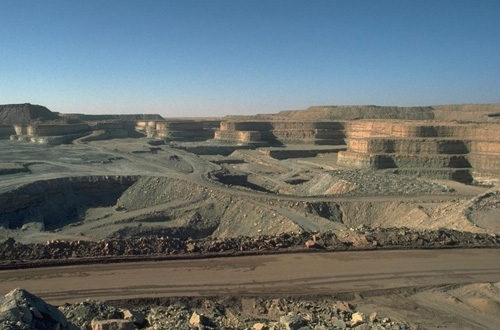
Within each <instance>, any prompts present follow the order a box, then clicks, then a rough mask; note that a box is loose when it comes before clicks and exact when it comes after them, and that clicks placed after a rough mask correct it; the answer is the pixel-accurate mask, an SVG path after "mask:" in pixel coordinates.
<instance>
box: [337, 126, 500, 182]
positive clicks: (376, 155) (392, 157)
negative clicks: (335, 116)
mask: <svg viewBox="0 0 500 330" xmlns="http://www.w3.org/2000/svg"><path fill="white" fill-rule="evenodd" d="M345 132H346V137H347V138H346V144H347V150H346V151H341V152H339V155H338V160H337V164H338V165H343V166H348V167H356V168H374V169H391V168H392V169H398V171H399V173H402V172H404V173H413V174H417V175H418V174H419V173H421V174H422V176H431V177H435V178H443V179H454V180H458V181H463V182H467V183H470V182H472V181H473V180H475V181H488V180H490V179H491V178H497V177H500V124H498V123H432V122H404V121H392V122H387V121H366V120H364V121H353V122H349V123H346V131H345Z"/></svg>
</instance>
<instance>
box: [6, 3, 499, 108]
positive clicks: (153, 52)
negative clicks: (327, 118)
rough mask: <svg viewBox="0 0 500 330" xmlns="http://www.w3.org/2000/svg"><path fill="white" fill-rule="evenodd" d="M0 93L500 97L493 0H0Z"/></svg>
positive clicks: (120, 104) (144, 99) (233, 98)
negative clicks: (0, 17)
mask: <svg viewBox="0 0 500 330" xmlns="http://www.w3.org/2000/svg"><path fill="white" fill-rule="evenodd" d="M0 12H1V13H2V14H1V16H2V19H1V20H0V47H1V48H0V104H10V103H32V104H40V105H44V106H46V107H48V108H49V109H51V110H53V111H57V112H63V113H71V112H77V113H88V114H117V113H158V114H161V115H163V116H166V117H180V116H182V117H186V116H224V115H228V114H257V113H275V112H278V111H280V110H295V109H305V108H307V107H308V106H312V105H366V104H374V105H398V106H420V105H437V104H458V103H500V1H498V0H469V1H463V0H418V1H415V0H287V1H281V0H245V1H243V0H210V1H208V0H178V1H170V0H163V1H156V0H143V1H140V0H136V1H131V0H114V1H113V0H98V1H95V0H85V1H80V0H44V1H36V0H29V1H27V0H0Z"/></svg>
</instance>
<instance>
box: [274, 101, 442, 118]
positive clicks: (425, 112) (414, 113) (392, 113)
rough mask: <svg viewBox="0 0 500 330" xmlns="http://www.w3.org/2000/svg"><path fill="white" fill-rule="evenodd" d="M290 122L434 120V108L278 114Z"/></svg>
mask: <svg viewBox="0 0 500 330" xmlns="http://www.w3.org/2000/svg"><path fill="white" fill-rule="evenodd" d="M277 116H280V117H286V118H287V119H289V120H296V121H311V120H356V119H404V120H429V119H434V112H433V108H432V107H382V106H376V105H358V106H356V105H346V106H312V107H309V108H307V109H306V110H298V111H282V112H279V113H278V114H277Z"/></svg>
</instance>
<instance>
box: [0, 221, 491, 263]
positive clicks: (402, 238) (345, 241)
mask: <svg viewBox="0 0 500 330" xmlns="http://www.w3.org/2000/svg"><path fill="white" fill-rule="evenodd" d="M498 246H500V237H498V236H496V235H495V234H478V233H469V232H460V231H454V230H449V229H441V230H434V231H431V230H429V231H416V230H412V229H408V228H375V229H374V228H370V227H366V226H359V227H357V228H355V229H354V228H351V229H350V230H347V231H337V232H333V231H328V232H324V233H321V234H311V233H307V232H302V233H281V234H278V235H261V236H256V237H242V236H240V237H234V238H226V239H199V240H194V239H186V240H182V239H179V238H173V237H168V236H165V237H162V236H160V237H159V236H148V237H140V238H136V239H108V240H101V241H97V242H95V241H83V240H82V241H63V240H52V241H47V242H46V243H45V244H22V243H20V242H17V241H15V240H14V239H12V238H9V239H7V240H6V241H4V242H3V243H0V260H2V263H0V267H15V266H16V265H24V266H29V265H28V264H29V263H30V262H34V261H42V262H43V261H51V260H52V261H53V260H60V261H61V262H68V263H83V262H86V260H88V259H92V261H93V262H95V261H96V259H97V260H98V259H106V258H115V259H119V258H124V259H127V260H131V259H134V258H140V259H143V258H144V257H151V258H175V257H203V256H209V255H213V254H221V255H228V254H246V253H274V252H285V251H288V252H290V251H301V250H307V249H315V250H328V251H344V250H367V249H379V248H394V249H397V248H443V247H464V248H465V247H469V248H470V247H498Z"/></svg>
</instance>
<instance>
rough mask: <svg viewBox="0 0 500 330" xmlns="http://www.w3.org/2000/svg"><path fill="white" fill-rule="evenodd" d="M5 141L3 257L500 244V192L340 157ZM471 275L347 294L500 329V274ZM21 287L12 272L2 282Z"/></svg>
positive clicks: (0, 188)
mask: <svg viewBox="0 0 500 330" xmlns="http://www.w3.org/2000/svg"><path fill="white" fill-rule="evenodd" d="M0 150H1V152H2V165H1V169H2V170H1V171H0V241H5V242H4V243H2V244H1V247H2V261H3V265H6V264H9V265H11V266H12V265H13V264H16V263H17V265H15V267H21V268H22V267H26V266H29V265H31V266H41V265H50V264H53V265H55V264H60V263H61V262H63V263H64V262H65V263H73V264H78V263H79V262H78V260H80V261H82V262H103V260H104V261H106V260H107V261H119V260H122V261H123V260H127V258H130V259H128V260H138V259H140V258H160V259H161V258H164V257H166V256H168V257H169V258H170V257H176V258H177V257H178V256H181V257H188V258H192V257H194V256H196V257H204V256H205V257H207V256H210V257H213V256H216V255H227V254H245V253H249V254H258V253H263V252H265V253H277V252H280V253H281V252H297V250H307V249H306V248H304V246H305V243H306V242H307V241H313V242H315V244H316V246H315V248H320V249H321V248H322V249H325V250H329V249H330V250H356V249H385V248H411V249H414V248H419V247H420V248H430V247H440V248H442V247H446V248H450V247H454V246H456V247H485V246H490V247H496V246H497V245H498V244H499V239H498V236H497V235H498V234H499V233H500V225H499V221H498V219H499V218H498V216H499V215H500V214H499V210H500V208H499V206H500V193H499V192H498V189H497V188H495V187H481V186H471V185H464V184H461V183H457V182H453V181H443V180H428V179H422V178H415V177H410V176H404V175H396V174H393V173H386V172H375V171H365V170H352V169H346V168H341V167H338V166H336V165H335V156H336V155H335V153H331V154H326V155H325V154H322V155H321V156H317V157H302V158H290V159H282V160H278V159H274V158H271V157H269V156H268V155H266V153H265V152H264V151H265V150H258V149H257V150H238V151H236V152H234V153H232V154H231V155H227V156H222V155H218V156H213V155H211V156H203V155H200V156H199V155H195V154H192V153H189V152H186V151H184V150H182V149H181V148H179V145H168V144H166V145H155V146H153V145H151V144H149V143H148V140H147V139H144V138H143V139H115V140H107V141H94V142H90V143H86V144H82V143H79V144H73V145H59V146H49V145H36V144H30V143H23V142H19V141H6V140H0ZM315 234H316V235H315ZM9 238H10V239H9ZM307 251H310V250H307ZM219 253H220V254H219ZM436 253H438V252H436ZM346 255H348V254H346ZM86 258H87V259H86ZM103 258H104V259H103ZM105 258H109V259H105ZM134 258H135V259H134ZM49 261H50V262H49ZM44 262H48V263H44ZM447 262H448V261H447V260H443V263H444V264H445V265H446V264H447ZM320 265H321V264H320ZM469 266H470V263H469V262H468V261H464V267H465V268H467V267H469ZM490 266H491V265H490ZM9 267H10V266H9ZM88 267H94V266H88ZM318 267H319V266H318ZM370 267H371V266H370ZM370 267H368V268H362V269H360V272H361V273H366V272H367V269H369V268H370ZM401 267H402V269H404V268H405V266H401ZM319 268H321V267H319ZM33 271H34V272H35V273H36V272H37V270H36V269H34V270H33ZM274 271H282V268H279V267H278V268H275V270H274ZM443 272H446V271H443ZM491 274H493V275H494V276H497V275H498V271H497V270H492V271H491ZM491 274H489V275H488V276H490V275H491ZM240 275H241V274H238V275H234V276H236V277H237V276H240ZM221 276H222V278H224V279H226V278H227V277H224V276H225V275H221ZM457 276H458V275H457ZM460 276H465V278H466V280H464V281H463V282H462V283H461V284H460V285H457V286H456V285H454V284H453V285H451V284H452V282H453V281H451V280H450V278H448V279H445V280H444V281H443V282H440V284H439V285H437V286H436V283H435V282H433V283H431V284H432V285H431V286H432V287H425V285H423V286H422V285H418V287H419V289H415V287H416V285H412V286H411V287H412V288H408V289H401V288H402V287H403V286H401V288H399V289H397V290H395V291H383V290H382V291H379V292H380V294H378V295H377V294H368V293H367V292H368V289H367V288H365V289H363V290H357V289H356V288H355V287H353V288H352V290H349V294H352V296H349V298H350V299H351V298H352V299H351V300H352V301H354V302H355V303H356V304H358V305H359V306H360V307H359V308H360V309H362V308H364V307H362V306H366V308H367V309H366V311H367V312H368V310H370V309H371V310H372V311H373V310H374V311H380V313H382V314H384V315H388V316H389V317H391V318H392V317H395V318H397V319H398V320H401V322H409V323H411V324H412V325H413V326H414V327H419V326H420V327H423V328H438V327H445V328H449V329H466V328H484V329H494V328H495V329H496V328H498V324H499V323H498V317H499V316H498V304H499V300H498V292H497V291H498V285H497V284H495V283H493V282H498V281H500V278H499V279H495V280H492V279H491V277H488V276H486V275H484V276H482V275H481V276H475V275H474V276H473V275H471V274H468V275H460ZM460 276H458V277H460ZM345 281H346V283H351V284H352V285H354V284H355V283H354V282H349V280H348V279H346V280H345ZM484 282H492V283H484ZM297 283H298V284H297V286H294V287H295V288H300V286H301V285H300V283H299V282H297ZM453 283H455V282H453ZM464 283H467V285H469V283H470V286H463V284H464ZM21 284H22V281H18V280H12V281H10V282H9V283H8V285H9V289H7V288H5V289H4V290H6V291H5V292H7V291H9V290H10V289H12V286H19V285H21ZM441 285H444V286H441ZM448 285H451V286H448ZM370 288H371V289H373V290H376V289H377V287H376V286H371V287H370ZM82 290H84V292H90V291H85V290H86V289H82ZM361 291H363V293H362V294H361ZM5 292H3V293H5ZM301 292H302V291H301ZM473 292H475V294H473ZM40 293H41V294H42V297H43V292H40ZM287 293H290V292H287V291H286V290H284V291H283V293H282V295H280V296H279V297H278V298H279V299H281V298H282V296H283V295H285V294H287ZM302 293H304V294H306V293H307V292H302ZM332 293H333V291H332ZM356 293H357V294H358V295H356ZM214 294H215V295H218V296H220V295H223V294H224V290H222V289H221V290H220V291H218V292H214ZM149 295H150V294H149V293H148V292H146V291H142V292H139V293H138V295H137V296H138V297H145V296H146V297H147V296H149ZM319 295H320V292H317V293H315V294H314V295H313V298H311V297H310V298H308V299H312V300H318V299H319V298H318V299H316V298H317V297H318V296H319ZM236 296H237V294H236ZM106 298H110V297H106ZM278 298H276V299H278ZM49 300H50V299H49ZM304 301H305V300H304ZM318 301H319V300H318ZM326 301H328V303H331V301H329V300H326ZM402 301H403V303H402ZM257 305H258V304H257ZM466 310H467V311H468V313H469V314H465V311H466ZM409 323H408V324H409ZM405 324H406V323H405ZM247 325H250V324H249V323H248V324H247Z"/></svg>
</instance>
